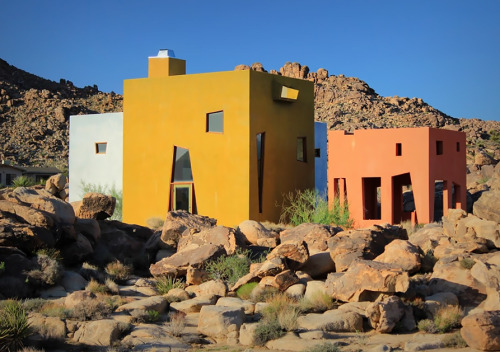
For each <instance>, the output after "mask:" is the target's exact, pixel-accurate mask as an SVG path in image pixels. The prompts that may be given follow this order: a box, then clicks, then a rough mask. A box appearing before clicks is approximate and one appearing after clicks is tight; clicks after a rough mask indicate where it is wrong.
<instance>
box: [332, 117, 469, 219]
mask: <svg viewBox="0 0 500 352" xmlns="http://www.w3.org/2000/svg"><path fill="white" fill-rule="evenodd" d="M465 149H466V145H465V133H463V132H457V131H451V130H443V129H435V128H427V127H425V128H401V129H378V130H357V131H355V132H354V133H353V134H349V133H346V132H344V131H329V134H328V195H329V201H330V203H332V202H333V199H334V196H335V195H338V196H339V197H340V199H341V200H343V199H347V201H348V204H349V211H350V214H351V217H352V218H353V219H354V226H355V227H367V226H371V225H374V224H380V223H383V222H387V223H391V224H399V223H401V222H402V221H404V220H410V219H411V220H412V222H417V223H430V222H432V221H435V220H440V219H434V196H435V181H443V206H442V210H443V212H444V214H445V215H446V214H447V211H448V209H449V208H460V209H464V210H465V209H466V160H465V158H466V156H465ZM410 186H411V189H412V190H413V196H414V204H415V210H414V211H412V212H405V211H403V190H404V189H410V188H409V187H410Z"/></svg>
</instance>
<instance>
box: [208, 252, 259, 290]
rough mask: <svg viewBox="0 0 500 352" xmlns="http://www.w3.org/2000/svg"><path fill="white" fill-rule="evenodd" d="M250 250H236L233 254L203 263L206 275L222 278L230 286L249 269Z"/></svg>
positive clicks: (213, 278) (215, 278) (217, 278)
mask: <svg viewBox="0 0 500 352" xmlns="http://www.w3.org/2000/svg"><path fill="white" fill-rule="evenodd" d="M250 262H251V260H250V251H248V250H240V249H239V250H237V251H236V253H234V254H233V255H227V256H226V255H223V256H220V257H219V258H217V259H215V260H211V261H209V262H208V263H207V264H206V265H205V270H206V271H207V272H208V277H209V278H210V279H212V280H222V281H225V282H227V283H228V285H229V286H232V285H234V284H235V283H236V281H238V280H239V279H240V278H241V277H243V276H245V275H246V274H248V272H249V271H250Z"/></svg>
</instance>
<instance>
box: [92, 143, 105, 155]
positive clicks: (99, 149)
mask: <svg viewBox="0 0 500 352" xmlns="http://www.w3.org/2000/svg"><path fill="white" fill-rule="evenodd" d="M107 148H108V143H106V142H104V143H96V144H95V153H96V154H106V149H107Z"/></svg>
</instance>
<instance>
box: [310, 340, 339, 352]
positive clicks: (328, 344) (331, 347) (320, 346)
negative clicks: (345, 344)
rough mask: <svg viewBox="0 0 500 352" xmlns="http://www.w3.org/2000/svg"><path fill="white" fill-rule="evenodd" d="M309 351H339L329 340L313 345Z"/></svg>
mask: <svg viewBox="0 0 500 352" xmlns="http://www.w3.org/2000/svg"><path fill="white" fill-rule="evenodd" d="M308 351H309V352H339V351H340V349H339V347H338V346H337V345H335V344H334V343H331V342H324V343H321V344H318V345H316V346H314V347H313V348H312V349H310V350H308Z"/></svg>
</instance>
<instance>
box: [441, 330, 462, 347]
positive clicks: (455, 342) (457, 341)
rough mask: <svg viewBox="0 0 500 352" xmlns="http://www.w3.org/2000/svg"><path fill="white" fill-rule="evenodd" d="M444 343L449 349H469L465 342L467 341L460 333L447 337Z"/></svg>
mask: <svg viewBox="0 0 500 352" xmlns="http://www.w3.org/2000/svg"><path fill="white" fill-rule="evenodd" d="M442 341H443V344H444V346H445V347H449V348H464V347H467V342H465V340H464V339H463V338H462V335H460V332H459V331H457V332H455V333H453V334H450V335H447V336H445V337H444V338H443V340H442Z"/></svg>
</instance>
